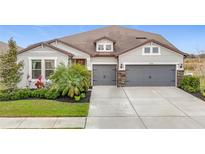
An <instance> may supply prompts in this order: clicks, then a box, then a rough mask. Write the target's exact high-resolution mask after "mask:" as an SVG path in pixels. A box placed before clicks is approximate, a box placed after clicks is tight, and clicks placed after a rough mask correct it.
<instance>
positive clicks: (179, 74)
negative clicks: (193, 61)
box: [177, 70, 184, 87]
mask: <svg viewBox="0 0 205 154" xmlns="http://www.w3.org/2000/svg"><path fill="white" fill-rule="evenodd" d="M183 76H184V70H177V87H179V84H180V81H181V80H182V78H183Z"/></svg>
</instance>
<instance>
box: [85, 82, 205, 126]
mask: <svg viewBox="0 0 205 154" xmlns="http://www.w3.org/2000/svg"><path fill="white" fill-rule="evenodd" d="M86 128H103V129H110V128H113V129H115V128H116V129H117V128H120V129H124V128H128V129H134V128H151V129H154V128H159V129H161V128H170V129H172V128H176V129H178V128H182V129H186V128H189V129H190V128H195V129H197V128H205V102H204V101H202V100H199V99H197V98H196V97H193V96H192V95H190V94H188V93H186V92H184V91H183V90H181V89H178V88H176V87H124V88H117V87H115V86H96V87H93V90H92V96H91V104H90V109H89V116H88V118H87V122H86Z"/></svg>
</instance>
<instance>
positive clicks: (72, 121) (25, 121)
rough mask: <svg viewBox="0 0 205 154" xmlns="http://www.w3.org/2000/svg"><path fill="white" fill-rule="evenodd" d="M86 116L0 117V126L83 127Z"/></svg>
mask: <svg viewBox="0 0 205 154" xmlns="http://www.w3.org/2000/svg"><path fill="white" fill-rule="evenodd" d="M85 121H86V117H48V118H45V117H42V118H39V117H36V118H35V117H32V118H23V117H22V118H8V117H5V118H0V129H2V128H28V129H29V128H30V129H32V128H39V129H40V128H44V129H46V128H49V129H52V128H56V129H57V128H59V129H66V128H67V129H69V128H70V129H72V128H85Z"/></svg>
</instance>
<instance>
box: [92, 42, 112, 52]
mask: <svg viewBox="0 0 205 154" xmlns="http://www.w3.org/2000/svg"><path fill="white" fill-rule="evenodd" d="M98 45H103V47H104V48H103V49H104V50H99V49H98ZM106 45H111V50H106ZM96 51H98V52H113V43H97V45H96Z"/></svg>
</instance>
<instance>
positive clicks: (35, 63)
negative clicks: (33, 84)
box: [31, 58, 56, 80]
mask: <svg viewBox="0 0 205 154" xmlns="http://www.w3.org/2000/svg"><path fill="white" fill-rule="evenodd" d="M55 66H56V59H51V58H47V59H44V58H42V59H40V58H39V59H38V58H37V59H31V79H38V78H39V77H40V76H42V78H43V79H46V80H47V79H48V78H49V76H50V75H51V74H53V72H54V71H55Z"/></svg>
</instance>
